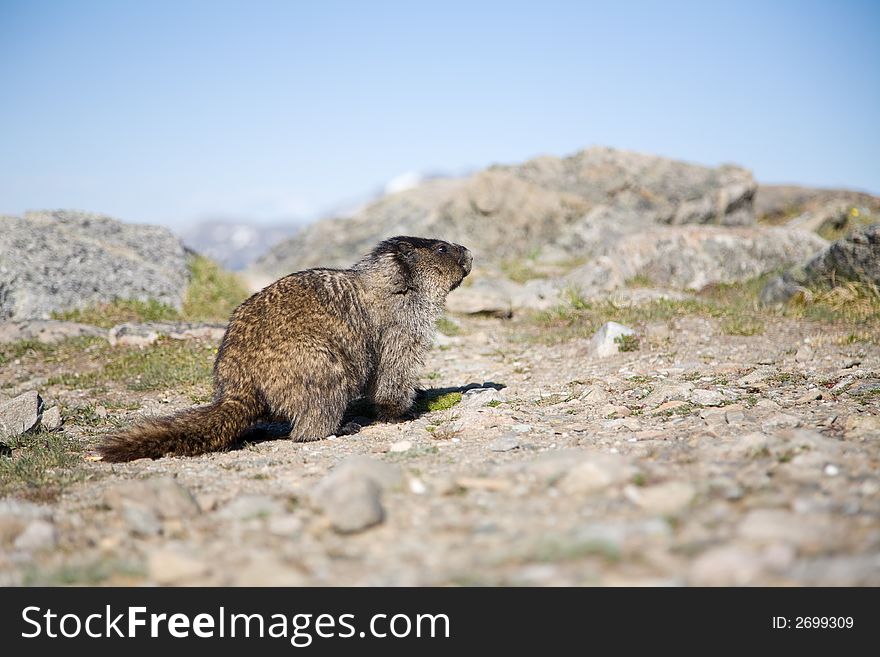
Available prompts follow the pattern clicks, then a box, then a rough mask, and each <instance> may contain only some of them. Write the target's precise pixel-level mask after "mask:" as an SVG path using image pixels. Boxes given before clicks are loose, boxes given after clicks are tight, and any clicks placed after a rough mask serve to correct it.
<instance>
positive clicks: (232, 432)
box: [98, 398, 260, 463]
mask: <svg viewBox="0 0 880 657" xmlns="http://www.w3.org/2000/svg"><path fill="white" fill-rule="evenodd" d="M259 419H260V409H259V408H258V406H257V404H256V403H255V402H250V401H245V400H242V399H236V398H224V399H220V400H219V401H215V402H213V403H211V404H208V405H207V406H198V407H196V408H190V409H187V410H184V411H180V412H179V413H176V414H175V415H170V416H168V417H160V418H155V419H150V420H146V421H144V422H142V423H141V424H138V425H136V426H134V427H132V428H131V429H129V430H128V431H126V432H125V433H121V434H116V435H114V436H109V437H108V438H107V439H106V440H105V441H104V443H103V444H102V445H101V446H100V447H98V453H99V454H101V456H102V457H103V460H104V461H108V462H111V463H118V462H121V461H133V460H135V459H142V458H151V459H158V458H161V457H163V456H166V455H169V456H195V455H196V454H204V453H206V452H213V451H218V450H223V449H228V448H229V447H231V446H232V445H233V444H234V443H235V441H236V439H237V438H238V437H239V436H240V435H241V433H242V432H243V431H244V430H245V429H247V428H248V427H250V426H251V425H252V424H254V423H255V422H256V421H258V420H259Z"/></svg>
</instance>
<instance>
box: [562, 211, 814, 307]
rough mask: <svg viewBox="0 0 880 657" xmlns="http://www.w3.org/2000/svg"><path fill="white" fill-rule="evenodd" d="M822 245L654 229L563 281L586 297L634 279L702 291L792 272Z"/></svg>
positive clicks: (801, 238)
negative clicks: (770, 273)
mask: <svg viewBox="0 0 880 657" xmlns="http://www.w3.org/2000/svg"><path fill="white" fill-rule="evenodd" d="M826 244H827V243H826V242H825V240H823V239H822V238H821V237H819V236H817V235H815V234H813V233H809V232H805V231H797V230H786V229H782V228H763V227H758V226H751V227H730V228H728V227H721V226H701V227H697V226H674V227H672V226H669V227H655V228H653V229H650V230H646V231H643V232H641V233H639V234H637V235H632V236H630V237H628V238H627V239H625V240H619V241H617V242H615V243H614V244H613V246H611V247H610V248H608V249H607V250H606V251H605V252H603V253H602V254H601V255H600V256H599V257H597V258H595V259H592V260H591V261H590V262H588V263H587V264H585V265H583V266H581V267H578V268H577V269H575V270H574V271H572V272H571V273H570V274H569V275H568V276H567V277H566V280H567V281H568V282H569V283H570V284H572V285H574V286H575V287H577V288H579V289H580V291H581V292H582V293H583V294H585V295H586V296H595V295H602V294H605V293H607V292H610V291H612V290H615V289H618V288H621V287H623V286H624V285H625V284H626V283H627V281H630V280H632V279H641V280H643V281H646V282H650V283H651V284H652V285H656V286H658V287H666V288H679V289H689V290H700V289H702V288H704V287H705V286H707V285H710V284H715V283H733V282H737V281H743V280H746V279H749V278H754V277H755V276H760V275H761V274H764V273H766V272H768V271H773V270H774V269H780V268H783V267H786V266H790V265H791V264H792V263H796V262H799V261H801V260H803V259H804V258H807V257H809V256H810V255H812V254H814V253H816V252H817V251H819V250H821V249H822V248H823V247H824V246H825V245H826Z"/></svg>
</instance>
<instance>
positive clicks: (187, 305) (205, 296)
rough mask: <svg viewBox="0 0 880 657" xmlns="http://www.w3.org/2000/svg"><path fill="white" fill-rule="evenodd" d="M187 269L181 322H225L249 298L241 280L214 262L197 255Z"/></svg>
mask: <svg viewBox="0 0 880 657" xmlns="http://www.w3.org/2000/svg"><path fill="white" fill-rule="evenodd" d="M189 270H190V281H189V287H188V288H187V289H186V298H185V299H184V301H183V312H182V317H183V319H187V320H203V321H207V320H214V321H226V320H227V319H229V316H230V315H231V314H232V311H233V310H235V308H236V307H237V306H238V304H240V303H241V302H242V301H244V300H245V299H247V297H248V291H247V289H246V288H245V286H244V284H243V283H242V281H241V279H240V278H239V277H238V276H237V275H236V274H233V273H232V272H228V271H225V270H224V269H222V268H221V267H220V266H219V265H218V264H217V263H216V262H214V261H213V260H209V259H208V258H205V257H204V256H196V257H194V258H193V259H192V261H191V262H190V265H189Z"/></svg>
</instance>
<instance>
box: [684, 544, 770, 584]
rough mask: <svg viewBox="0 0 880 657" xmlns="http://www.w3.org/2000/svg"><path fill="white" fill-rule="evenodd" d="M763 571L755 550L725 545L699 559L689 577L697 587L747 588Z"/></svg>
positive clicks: (709, 551)
mask: <svg viewBox="0 0 880 657" xmlns="http://www.w3.org/2000/svg"><path fill="white" fill-rule="evenodd" d="M763 569H764V568H763V564H762V563H761V561H760V559H758V555H757V554H756V552H755V551H754V550H751V549H748V548H742V547H738V546H735V545H730V546H727V545H725V546H721V547H716V548H712V549H710V550H707V551H706V552H704V553H703V554H701V555H700V556H699V557H697V558H696V560H695V561H694V562H693V565H692V566H691V568H690V571H689V573H688V577H689V579H690V583H691V584H693V585H695V586H745V585H747V584H750V583H752V582H754V581H755V580H756V579H757V578H758V576H759V575H760V574H761V572H762V571H763Z"/></svg>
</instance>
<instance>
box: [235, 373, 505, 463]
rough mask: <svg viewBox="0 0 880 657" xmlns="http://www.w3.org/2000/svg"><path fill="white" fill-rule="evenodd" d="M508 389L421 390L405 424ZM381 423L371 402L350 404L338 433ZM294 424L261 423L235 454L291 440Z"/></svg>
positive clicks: (499, 385) (242, 439) (487, 383)
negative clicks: (450, 401) (459, 399)
mask: <svg viewBox="0 0 880 657" xmlns="http://www.w3.org/2000/svg"><path fill="white" fill-rule="evenodd" d="M505 387H506V386H505V385H504V384H503V383H495V382H494V381H485V382H483V383H468V384H467V385H463V386H452V387H447V388H428V389H427V390H419V391H418V393H417V394H416V401H415V403H414V404H413V407H412V408H411V409H410V411H409V413H407V414H406V415H405V416H404V417H403V419H402V420H401V421H403V422H406V421H409V420H415V419H416V418H419V417H421V416H422V415H424V414H426V413H430V412H431V410H430V408H431V405H432V403H433V402H436V401H438V400H439V399H441V398H442V397H444V396H445V395H448V394H451V393H456V392H457V393H461V394H464V393H465V392H467V391H468V390H473V389H474V388H494V389H495V390H503V389H504V388H505ZM375 422H377V419H376V409H375V408H374V407H373V404H372V403H371V402H370V401H369V400H367V399H357V400H355V401H353V402H352V403H351V404H349V406H348V408H347V409H346V411H345V415H344V416H343V417H342V425H341V427H340V428H339V430H338V431H337V434H338V435H344V436H347V435H352V434H355V433H357V432H359V431H360V430H361V429H363V428H364V427H366V426H368V425H370V424H373V423H375ZM290 429H291V424H290V423H289V422H261V423H259V424H255V425H254V426H252V427H251V428H250V429H248V430H247V431H245V432H244V433H243V434H242V435H241V437H240V438H239V439H238V442H237V443H236V444H235V445H234V446H233V447H232V448H231V449H232V450H236V449H242V448H244V447H247V446H248V445H252V444H255V443H261V442H265V441H267V440H279V439H282V438H287V437H288V436H289V435H290Z"/></svg>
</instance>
